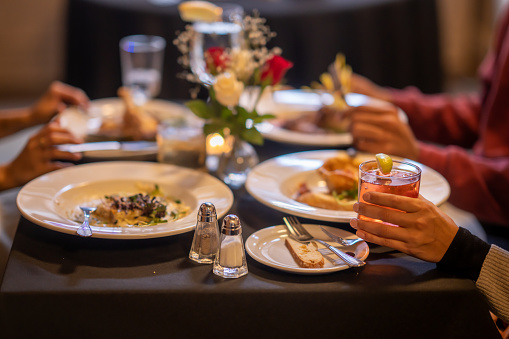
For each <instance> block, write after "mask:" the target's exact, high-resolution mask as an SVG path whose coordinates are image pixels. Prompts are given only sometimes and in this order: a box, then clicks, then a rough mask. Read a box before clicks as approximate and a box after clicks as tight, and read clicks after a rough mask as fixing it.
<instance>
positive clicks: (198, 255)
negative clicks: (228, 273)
mask: <svg viewBox="0 0 509 339" xmlns="http://www.w3.org/2000/svg"><path fill="white" fill-rule="evenodd" d="M218 247H219V227H218V224H217V214H216V207H215V206H214V204H212V203H210V202H205V203H203V204H201V206H200V209H199V210H198V217H197V222H196V229H195V231H194V238H193V244H192V245H191V250H190V251H189V259H191V260H194V261H196V262H197V263H200V264H212V263H213V262H214V258H215V257H216V253H217V250H218Z"/></svg>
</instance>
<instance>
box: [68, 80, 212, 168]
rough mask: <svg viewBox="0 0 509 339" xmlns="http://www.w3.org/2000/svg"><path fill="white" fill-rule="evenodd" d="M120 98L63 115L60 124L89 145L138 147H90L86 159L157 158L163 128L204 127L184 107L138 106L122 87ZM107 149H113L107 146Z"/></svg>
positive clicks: (94, 102)
mask: <svg viewBox="0 0 509 339" xmlns="http://www.w3.org/2000/svg"><path fill="white" fill-rule="evenodd" d="M118 94H119V97H117V98H103V99H97V100H92V101H91V102H90V107H89V108H88V110H87V111H86V112H85V111H83V110H82V109H80V108H78V107H69V108H68V109H66V110H64V111H63V112H62V113H61V114H60V115H59V117H60V124H61V125H62V126H63V127H65V128H67V129H69V130H70V131H71V132H72V133H73V134H74V135H76V136H79V137H81V138H82V139H84V141H85V142H87V143H88V142H94V143H95V142H107V141H119V142H126V143H127V144H129V143H132V145H133V146H135V147H118V148H117V147H112V149H108V148H106V149H101V147H97V149H95V148H94V147H90V148H89V150H87V151H85V152H83V155H84V156H85V157H87V158H97V159H101V160H103V159H125V160H128V159H132V158H133V157H136V158H140V157H145V158H147V157H149V156H152V157H155V155H156V154H157V144H156V142H155V140H156V134H157V128H158V126H159V125H160V124H163V123H171V124H179V125H183V124H186V125H197V126H201V125H202V124H203V121H202V120H201V119H199V118H198V117H196V116H195V115H194V114H193V113H192V112H191V111H190V110H189V109H188V108H187V107H186V106H184V105H181V104H178V103H174V102H171V101H166V100H159V99H153V100H150V101H148V102H147V103H145V104H144V105H143V106H136V105H134V103H133V100H132V97H131V95H130V92H129V90H128V89H126V88H123V87H121V88H120V89H119V91H118ZM134 142H140V143H136V144H135V143H134ZM104 145H108V146H109V144H106V143H104Z"/></svg>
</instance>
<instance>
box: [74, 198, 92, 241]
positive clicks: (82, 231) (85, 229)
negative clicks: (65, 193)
mask: <svg viewBox="0 0 509 339" xmlns="http://www.w3.org/2000/svg"><path fill="white" fill-rule="evenodd" d="M80 209H81V210H82V211H83V215H84V216H85V220H83V223H82V224H81V226H80V227H79V228H78V230H77V231H76V233H78V235H80V236H82V237H90V236H91V235H92V229H91V228H90V225H89V219H90V214H92V213H93V212H94V211H95V210H96V209H97V208H96V207H84V206H80Z"/></svg>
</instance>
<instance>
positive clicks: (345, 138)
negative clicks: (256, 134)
mask: <svg viewBox="0 0 509 339" xmlns="http://www.w3.org/2000/svg"><path fill="white" fill-rule="evenodd" d="M333 101H334V98H333V96H332V95H331V94H329V93H327V92H324V91H321V90H304V89H291V90H279V91H274V92H269V91H267V92H264V93H263V95H262V97H261V98H260V101H259V103H258V104H257V110H258V112H259V113H261V114H273V115H274V116H275V118H274V119H270V120H265V121H263V122H262V123H260V124H258V125H257V129H258V130H259V131H260V133H262V134H263V136H264V137H265V138H267V139H269V140H273V141H277V142H282V143H288V144H296V145H306V146H324V147H327V146H334V147H337V146H347V145H350V144H351V143H352V136H351V134H350V133H349V132H348V125H349V119H348V118H344V117H343V113H344V111H345V110H343V109H335V108H332V106H330V104H331V103H332V102H333ZM345 101H346V103H347V105H348V106H352V107H354V106H355V107H356V106H366V105H368V106H369V105H371V106H384V105H390V104H389V103H387V102H385V101H381V100H378V99H375V98H371V97H368V96H365V95H362V94H357V93H347V94H346V95H345ZM399 115H400V119H402V120H403V121H407V117H406V115H405V113H404V112H403V111H402V110H399Z"/></svg>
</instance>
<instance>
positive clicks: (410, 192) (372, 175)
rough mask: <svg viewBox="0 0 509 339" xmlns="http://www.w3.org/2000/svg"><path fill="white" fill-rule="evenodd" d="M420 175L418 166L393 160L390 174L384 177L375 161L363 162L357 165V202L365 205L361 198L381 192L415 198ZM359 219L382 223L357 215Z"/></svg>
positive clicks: (419, 183)
mask: <svg viewBox="0 0 509 339" xmlns="http://www.w3.org/2000/svg"><path fill="white" fill-rule="evenodd" d="M421 173H422V171H421V169H420V168H419V166H416V165H414V164H412V163H409V162H404V161H398V160H393V162H392V170H391V173H389V174H386V175H384V174H382V173H381V172H380V171H379V170H378V165H377V163H376V160H369V161H365V162H363V163H362V164H360V165H359V202H364V203H365V201H364V199H363V198H362V196H363V195H364V193H366V192H383V193H390V194H396V195H404V196H407V197H411V198H417V197H418V196H419V187H420V185H421ZM359 219H362V220H371V221H377V222H382V221H381V220H378V219H372V218H368V217H365V216H363V215H359ZM387 224H388V223H387Z"/></svg>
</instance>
